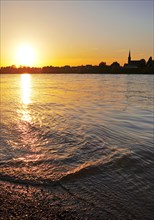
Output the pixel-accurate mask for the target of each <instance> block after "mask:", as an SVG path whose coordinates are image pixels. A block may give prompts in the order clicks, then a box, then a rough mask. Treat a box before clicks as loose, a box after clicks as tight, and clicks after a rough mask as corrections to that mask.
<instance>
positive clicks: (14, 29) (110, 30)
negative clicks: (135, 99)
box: [0, 0, 154, 66]
mask: <svg viewBox="0 0 154 220" xmlns="http://www.w3.org/2000/svg"><path fill="white" fill-rule="evenodd" d="M0 4H1V24H0V25H1V26H0V40H1V42H0V46H1V47H0V52H1V66H8V65H13V64H14V65H17V66H19V65H26V64H27V65H31V66H46V65H53V66H57V65H59V66H62V65H66V64H68V65H82V64H93V65H95V64H96V65H97V64H99V63H100V62H101V61H105V62H106V63H107V64H111V63H112V62H113V61H118V62H120V63H121V64H122V65H123V64H124V63H125V62H127V57H128V51H129V49H130V50H131V53H132V59H141V58H145V59H146V60H147V59H148V58H149V57H150V56H154V53H153V39H154V36H153V35H154V32H153V31H154V30H153V17H154V12H153V4H154V3H153V0H145V1H143V0H137V1H135V0H134V1H131V0H128V1H125V0H123V1H122V0H119V1H116V0H113V1H73V0H72V1H43V0H42V1H28V0H26V1H20V0H18V1H13V0H10V1H9V0H5V1H3V0H2V1H1V3H0Z"/></svg>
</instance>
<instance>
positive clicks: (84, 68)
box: [0, 51, 154, 74]
mask: <svg viewBox="0 0 154 220" xmlns="http://www.w3.org/2000/svg"><path fill="white" fill-rule="evenodd" d="M0 73H1V74H18V73H19V74H20V73H34V74H37V73H51V74H52V73H57V74H61V73H70V74H71V73H78V74H84V73H98V74H101V73H102V74H103V73H104V74H105V73H110V74H121V73H123V74H154V60H152V57H150V58H149V59H148V61H146V60H145V59H143V58H142V59H140V60H132V58H131V52H130V51H129V55H128V63H126V64H124V66H121V65H120V64H119V63H118V62H117V61H115V62H113V63H112V64H111V65H107V64H106V62H104V61H102V62H100V63H99V65H90V64H87V65H81V66H70V65H65V66H56V67H55V66H44V67H29V66H20V67H16V66H15V65H12V66H6V67H1V68H0Z"/></svg>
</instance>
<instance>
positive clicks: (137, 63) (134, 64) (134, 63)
mask: <svg viewBox="0 0 154 220" xmlns="http://www.w3.org/2000/svg"><path fill="white" fill-rule="evenodd" d="M145 66H146V61H145V60H144V59H141V60H132V59H131V53H130V51H129V55H128V63H127V64H125V65H124V67H126V68H139V67H145Z"/></svg>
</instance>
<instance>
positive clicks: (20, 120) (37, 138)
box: [0, 74, 154, 220]
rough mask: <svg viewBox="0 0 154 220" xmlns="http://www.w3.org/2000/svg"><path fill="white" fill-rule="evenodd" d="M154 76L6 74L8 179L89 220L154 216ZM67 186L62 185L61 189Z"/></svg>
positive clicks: (1, 173)
mask: <svg viewBox="0 0 154 220" xmlns="http://www.w3.org/2000/svg"><path fill="white" fill-rule="evenodd" d="M153 82H154V76H152V75H110V74H109V75H107V74H106V75H99V74H89V75H88V74H87V75H86V74H85V75H81V74H79V75H77V74H76V75H75V74H60V75H58V74H54V75H52V74H42V75H41V74H33V75H30V74H15V75H1V81H0V83H1V84H0V88H1V106H0V107H1V120H0V136H1V142H0V180H1V181H4V182H5V181H7V182H10V183H14V184H25V185H27V184H28V185H31V186H34V187H35V186H37V187H39V186H41V187H45V188H48V189H49V190H50V188H51V187H52V190H53V188H54V190H55V191H56V190H59V188H60V187H61V188H62V189H63V190H65V191H66V192H67V193H68V194H69V195H71V196H72V198H73V199H72V200H71V199H69V197H68V198H67V197H65V198H63V202H62V205H66V204H67V205H68V206H70V207H71V206H73V207H74V208H75V209H77V210H80V215H81V216H86V217H87V218H89V219H101V220H103V219H152V217H153V215H154V213H153V196H154V192H153V189H154V186H153V183H154V181H153V180H154V179H153V171H154V166H153V158H154V151H153V142H154V139H153V129H154V117H153V116H154V109H153V104H154V97H153V94H154V86H153ZM58 187H59V188H58Z"/></svg>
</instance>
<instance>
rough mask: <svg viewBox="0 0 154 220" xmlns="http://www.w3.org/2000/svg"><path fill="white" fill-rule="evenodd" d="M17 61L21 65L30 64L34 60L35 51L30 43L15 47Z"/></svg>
mask: <svg viewBox="0 0 154 220" xmlns="http://www.w3.org/2000/svg"><path fill="white" fill-rule="evenodd" d="M16 58H17V63H18V64H19V65H23V66H31V65H33V64H34V62H35V51H34V49H33V47H32V46H30V45H22V46H20V47H18V48H17V52H16Z"/></svg>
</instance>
